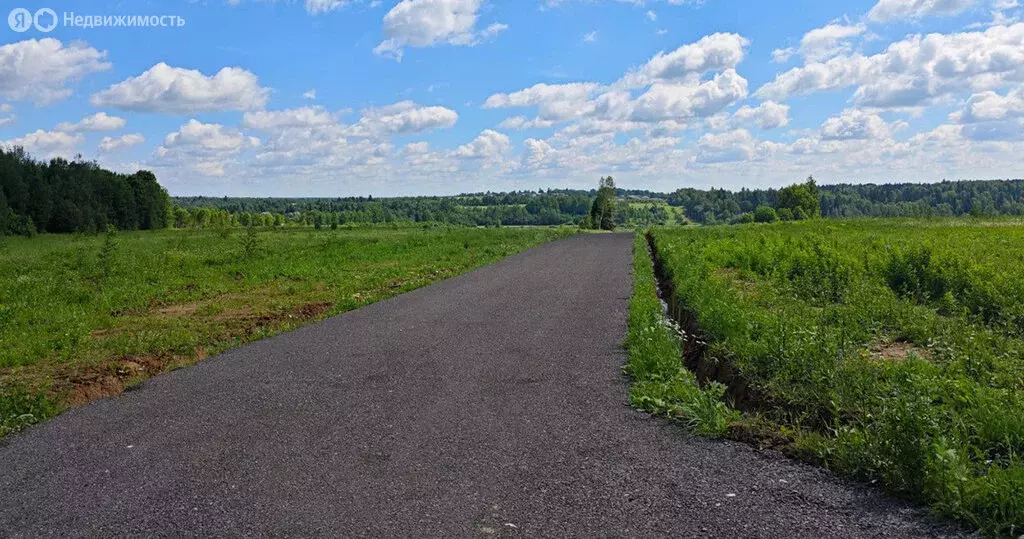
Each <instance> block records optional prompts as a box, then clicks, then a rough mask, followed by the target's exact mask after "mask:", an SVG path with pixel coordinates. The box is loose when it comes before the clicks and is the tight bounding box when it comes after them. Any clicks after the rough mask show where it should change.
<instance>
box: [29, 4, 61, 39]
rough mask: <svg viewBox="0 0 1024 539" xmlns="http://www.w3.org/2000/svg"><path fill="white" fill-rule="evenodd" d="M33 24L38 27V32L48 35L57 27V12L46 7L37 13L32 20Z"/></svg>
mask: <svg viewBox="0 0 1024 539" xmlns="http://www.w3.org/2000/svg"><path fill="white" fill-rule="evenodd" d="M32 22H33V23H35V25H36V30H39V31H40V32H43V33H46V32H49V31H51V30H53V29H54V28H56V27H57V12H56V11H54V10H52V9H50V8H48V7H44V8H43V9H40V10H39V11H36V15H35V17H33V18H32Z"/></svg>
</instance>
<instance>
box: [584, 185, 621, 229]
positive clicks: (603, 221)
mask: <svg viewBox="0 0 1024 539" xmlns="http://www.w3.org/2000/svg"><path fill="white" fill-rule="evenodd" d="M615 194H616V193H615V180H613V179H612V177H611V176H608V177H607V178H601V183H600V184H598V190H597V199H595V200H594V205H593V206H592V207H591V208H590V221H591V222H592V223H593V224H594V228H599V229H601V230H615Z"/></svg>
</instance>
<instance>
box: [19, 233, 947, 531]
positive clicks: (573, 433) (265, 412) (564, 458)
mask: <svg viewBox="0 0 1024 539" xmlns="http://www.w3.org/2000/svg"><path fill="white" fill-rule="evenodd" d="M631 246H632V237H631V235H584V236H579V237H574V238H570V239H567V240H563V241H558V242H555V243H552V244H548V245H544V246H541V247H538V248H536V249H533V250H531V251H528V252H526V253H523V254H520V255H518V256H514V257H511V258H509V259H506V260H503V261H501V262H499V263H497V264H494V265H492V266H489V267H486V268H483V269H480V270H477V271H475V272H472V273H470V274H467V275H464V276H461V277H458V278H454V279H451V280H448V281H445V282H442V283H440V284H437V285H435V286H431V287H428V288H423V289H420V290H417V291H415V292H412V293H409V294H405V295H403V296H399V297H396V298H393V299H391V300H387V301H383V302H380V303H377V304H375V305H371V306H369V307H366V308H363V309H360V310H357V311H353V312H350V313H347V314H343V315H341V316H337V317H334V318H331V319H329V320H326V321H324V322H321V323H318V324H315V325H311V326H307V327H304V328H302V329H300V330H298V331H295V332H293V333H290V334H286V335H280V336H278V337H275V338H271V339H268V340H264V341H261V342H258V343H255V344H252V345H249V346H246V347H244V348H240V349H237V350H234V351H231V352H228V353H226V354H223V355H221V356H219V357H216V358H212V359H208V360H206V361H204V362H202V363H201V364H199V365H197V366H195V367H192V368H189V369H184V370H180V371H177V372H173V373H170V374H168V375H165V376H160V377H158V378H155V379H153V380H151V381H149V382H147V383H146V384H144V385H143V386H142V387H141V388H140V389H138V390H136V391H131V392H128V393H125V394H124V395H122V396H120V397H118V398H114V399H108V400H105V401H100V402H96V403H93V404H91V405H89V406H86V407H84V408H80V409H77V410H73V411H70V412H68V413H66V414H63V415H61V416H59V417H57V418H56V419H54V420H52V421H50V422H48V423H46V424H44V425H42V426H39V427H37V428H34V429H31V430H29V431H27V432H25V433H23V434H21V435H19V436H14V437H12V438H9V439H8V440H7V441H6V442H3V445H4V446H3V447H0V536H20V535H24V536H37V535H42V534H47V533H48V534H54V535H61V536H64V535H87V536H109V535H147V536H149V535H167V536H183V535H200V536H210V535H218V536H220V535H232V536H234V535H267V534H274V535H290V536H308V535H326V536H346V537H354V536H379V537H467V536H469V537H472V536H491V535H499V536H501V535H523V536H547V537H561V536H579V537H611V536H618V537H624V536H629V537H640V536H667V535H672V536H676V537H691V536H697V537H699V536H717V537H773V538H778V537H815V538H817V537H825V536H827V537H844V536H845V537H864V536H886V537H906V536H915V535H927V534H934V533H938V532H939V531H941V529H939V528H933V527H931V525H930V524H928V523H927V522H926V521H925V520H924V519H923V518H922V515H921V513H920V512H919V511H916V510H914V509H911V508H909V507H908V506H907V505H905V504H902V503H899V502H895V501H892V500H889V499H886V498H884V497H882V496H880V495H878V494H876V493H873V492H871V491H867V490H864V489H861V488H858V487H852V486H849V485H845V484H843V483H841V482H838V481H837V480H835V479H833V478H831V477H830V476H829V475H828V474H826V473H824V472H822V471H819V470H816V469H814V468H811V467H808V466H804V465H801V464H798V463H794V462H792V461H789V460H786V459H784V458H781V457H778V456H774V455H772V454H767V455H765V454H759V453H758V452H756V451H754V450H753V449H751V448H749V447H747V446H744V445H740V444H734V443H728V442H714V441H708V440H702V439H695V438H691V437H689V436H686V435H684V434H683V433H681V432H680V430H679V429H678V428H675V427H673V426H671V425H666V424H665V423H664V422H663V421H660V420H656V419H650V418H647V417H646V416H644V415H643V414H640V413H638V412H634V411H632V410H630V409H629V408H628V407H627V406H626V405H625V401H626V390H627V386H626V382H625V380H624V379H623V377H622V375H621V372H620V367H621V365H622V364H623V362H624V355H623V351H622V350H621V345H620V343H621V342H622V340H623V338H624V337H625V332H626V326H625V320H626V310H627V302H628V297H629V293H630V249H631Z"/></svg>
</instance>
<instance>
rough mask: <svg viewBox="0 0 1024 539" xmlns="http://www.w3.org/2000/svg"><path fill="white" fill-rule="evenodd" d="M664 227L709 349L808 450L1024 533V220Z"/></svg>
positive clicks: (969, 516)
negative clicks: (698, 227) (1023, 462)
mask: <svg viewBox="0 0 1024 539" xmlns="http://www.w3.org/2000/svg"><path fill="white" fill-rule="evenodd" d="M653 234H654V241H655V245H656V248H657V252H658V256H659V258H660V260H661V261H662V263H663V265H664V267H665V269H666V273H667V274H668V277H669V278H670V279H671V281H672V284H673V285H674V287H675V291H676V294H677V296H678V298H679V300H681V301H682V302H683V303H684V304H685V306H686V307H687V309H689V310H690V311H691V312H692V313H693V315H694V316H695V318H696V321H697V323H698V325H699V326H700V328H701V330H702V332H703V334H704V335H705V336H706V337H707V339H708V340H709V343H710V344H709V349H708V356H709V359H710V360H712V361H718V362H725V363H728V364H730V365H731V366H732V367H733V368H734V369H735V370H736V371H738V373H739V375H740V377H741V379H742V380H743V381H744V382H745V383H747V384H749V386H750V387H751V388H752V389H753V390H754V391H756V392H757V394H758V395H759V399H758V400H757V410H755V411H756V412H757V413H758V414H761V417H763V418H765V419H767V420H769V421H770V422H772V423H774V424H775V425H778V426H779V427H780V428H781V429H783V430H785V431H786V432H787V433H790V435H792V436H793V437H794V438H795V443H796V447H797V450H798V451H799V453H800V454H802V455H803V456H805V457H807V458H809V459H811V460H814V461H817V462H820V463H822V464H824V465H825V466H827V467H828V468H830V469H832V470H835V471H838V472H840V473H843V474H847V475H849V476H852V477H855V478H858V479H863V480H869V481H877V482H879V483H880V484H882V485H884V486H885V487H886V488H887V489H889V490H890V491H892V492H895V493H899V494H901V495H903V496H905V497H908V498H911V499H915V500H917V501H920V502H922V503H926V504H928V505H930V506H931V507H932V508H933V509H934V510H935V511H936V512H938V513H940V514H943V515H946V516H950V517H953V518H957V519H960V520H962V521H964V522H967V523H969V524H971V525H973V526H976V527H977V528H979V529H981V530H983V531H984V532H986V533H989V534H998V535H1013V536H1016V535H1019V534H1020V533H1022V531H1024V465H1022V456H1024V223H1021V222H1019V221H1007V220H1000V221H997V222H984V221H972V220H965V219H963V220H954V219H937V220H917V221H915V220H857V221H820V220H819V221H816V222H802V223H779V224H774V225H744V226H733V227H710V228H701V229H675V230H673V229H657V230H655V231H654V232H653ZM631 316H632V315H631ZM653 353H665V354H668V353H670V352H660V351H655V352H653ZM631 361H632V359H631Z"/></svg>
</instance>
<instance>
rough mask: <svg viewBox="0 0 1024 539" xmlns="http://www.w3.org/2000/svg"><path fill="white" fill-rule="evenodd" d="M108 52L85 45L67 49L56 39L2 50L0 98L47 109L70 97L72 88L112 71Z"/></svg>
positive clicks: (71, 44) (77, 43)
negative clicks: (24, 101) (84, 80)
mask: <svg viewBox="0 0 1024 539" xmlns="http://www.w3.org/2000/svg"><path fill="white" fill-rule="evenodd" d="M106 57H107V53H106V52H100V51H98V50H96V49H94V48H92V47H89V46H88V45H86V44H85V43H81V42H73V43H70V44H68V45H67V46H65V45H64V44H63V43H61V42H60V41H59V40H56V39H53V38H44V39H28V40H25V41H19V42H17V43H10V44H7V45H3V46H0V96H3V97H5V98H7V99H9V100H12V101H22V100H31V101H33V102H34V103H35V104H36V105H37V106H42V105H48V104H50V103H53V102H55V101H60V100H63V99H65V98H67V97H68V96H69V95H71V88H70V86H71V84H73V83H75V82H77V81H78V80H80V79H82V78H83V77H85V76H86V75H89V74H90V73H96V72H100V71H105V70H107V69H110V63H109V62H106V61H105V59H106Z"/></svg>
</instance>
